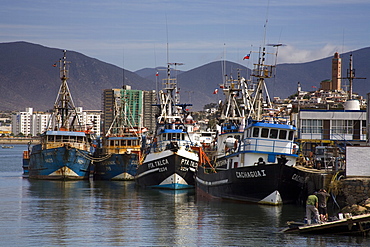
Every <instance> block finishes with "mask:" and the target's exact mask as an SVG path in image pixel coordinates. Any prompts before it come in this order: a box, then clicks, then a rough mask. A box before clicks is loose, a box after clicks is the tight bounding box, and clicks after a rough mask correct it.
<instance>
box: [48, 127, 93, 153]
mask: <svg viewBox="0 0 370 247" xmlns="http://www.w3.org/2000/svg"><path fill="white" fill-rule="evenodd" d="M41 144H42V148H43V149H50V148H58V147H62V146H67V147H71V148H72V147H73V148H78V149H82V150H89V148H90V145H89V140H88V138H87V136H86V134H85V132H75V131H46V132H45V133H44V134H42V135H41Z"/></svg>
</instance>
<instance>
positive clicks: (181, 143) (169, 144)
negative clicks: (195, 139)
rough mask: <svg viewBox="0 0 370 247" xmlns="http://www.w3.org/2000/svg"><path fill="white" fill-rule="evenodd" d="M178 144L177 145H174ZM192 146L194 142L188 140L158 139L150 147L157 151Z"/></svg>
mask: <svg viewBox="0 0 370 247" xmlns="http://www.w3.org/2000/svg"><path fill="white" fill-rule="evenodd" d="M174 145H177V146H174ZM191 146H192V142H191V141H188V140H176V139H174V140H164V141H157V142H153V143H152V144H150V149H152V150H153V151H154V152H155V153H156V152H161V151H164V150H171V149H174V148H176V147H178V148H180V147H185V148H186V149H189V150H190V147H191Z"/></svg>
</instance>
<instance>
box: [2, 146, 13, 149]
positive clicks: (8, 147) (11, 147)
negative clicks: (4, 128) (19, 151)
mask: <svg viewBox="0 0 370 247" xmlns="http://www.w3.org/2000/svg"><path fill="white" fill-rule="evenodd" d="M1 148H4V149H6V148H14V146H4V145H3V146H1Z"/></svg>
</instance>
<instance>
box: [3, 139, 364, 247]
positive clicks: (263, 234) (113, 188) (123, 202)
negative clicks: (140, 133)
mask: <svg viewBox="0 0 370 247" xmlns="http://www.w3.org/2000/svg"><path fill="white" fill-rule="evenodd" d="M26 148H27V147H26V146H25V145H16V146H15V147H14V148H13V149H0V212H1V216H0V246H315V247H316V246H370V237H368V238H364V237H348V236H311V235H304V236H302V235H295V234H284V233H281V232H280V231H281V230H282V229H284V227H285V225H286V221H288V220H302V219H303V217H304V208H302V207H298V206H294V205H284V206H280V207H270V206H261V205H250V204H242V203H235V202H224V201H210V200H207V199H204V198H197V196H196V194H195V192H194V191H181V192H178V193H174V192H171V191H157V190H145V189H138V188H136V187H135V183H133V182H108V181H70V182H69V181H67V182H62V181H36V180H28V179H25V178H22V165H21V164H22V152H23V150H26Z"/></svg>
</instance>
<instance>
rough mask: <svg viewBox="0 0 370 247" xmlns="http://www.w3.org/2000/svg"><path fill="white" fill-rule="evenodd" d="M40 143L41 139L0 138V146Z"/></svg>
mask: <svg viewBox="0 0 370 247" xmlns="http://www.w3.org/2000/svg"><path fill="white" fill-rule="evenodd" d="M38 142H39V139H31V138H0V145H7V144H12V145H13V144H14V145H15V144H28V143H31V144H36V143H38Z"/></svg>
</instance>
